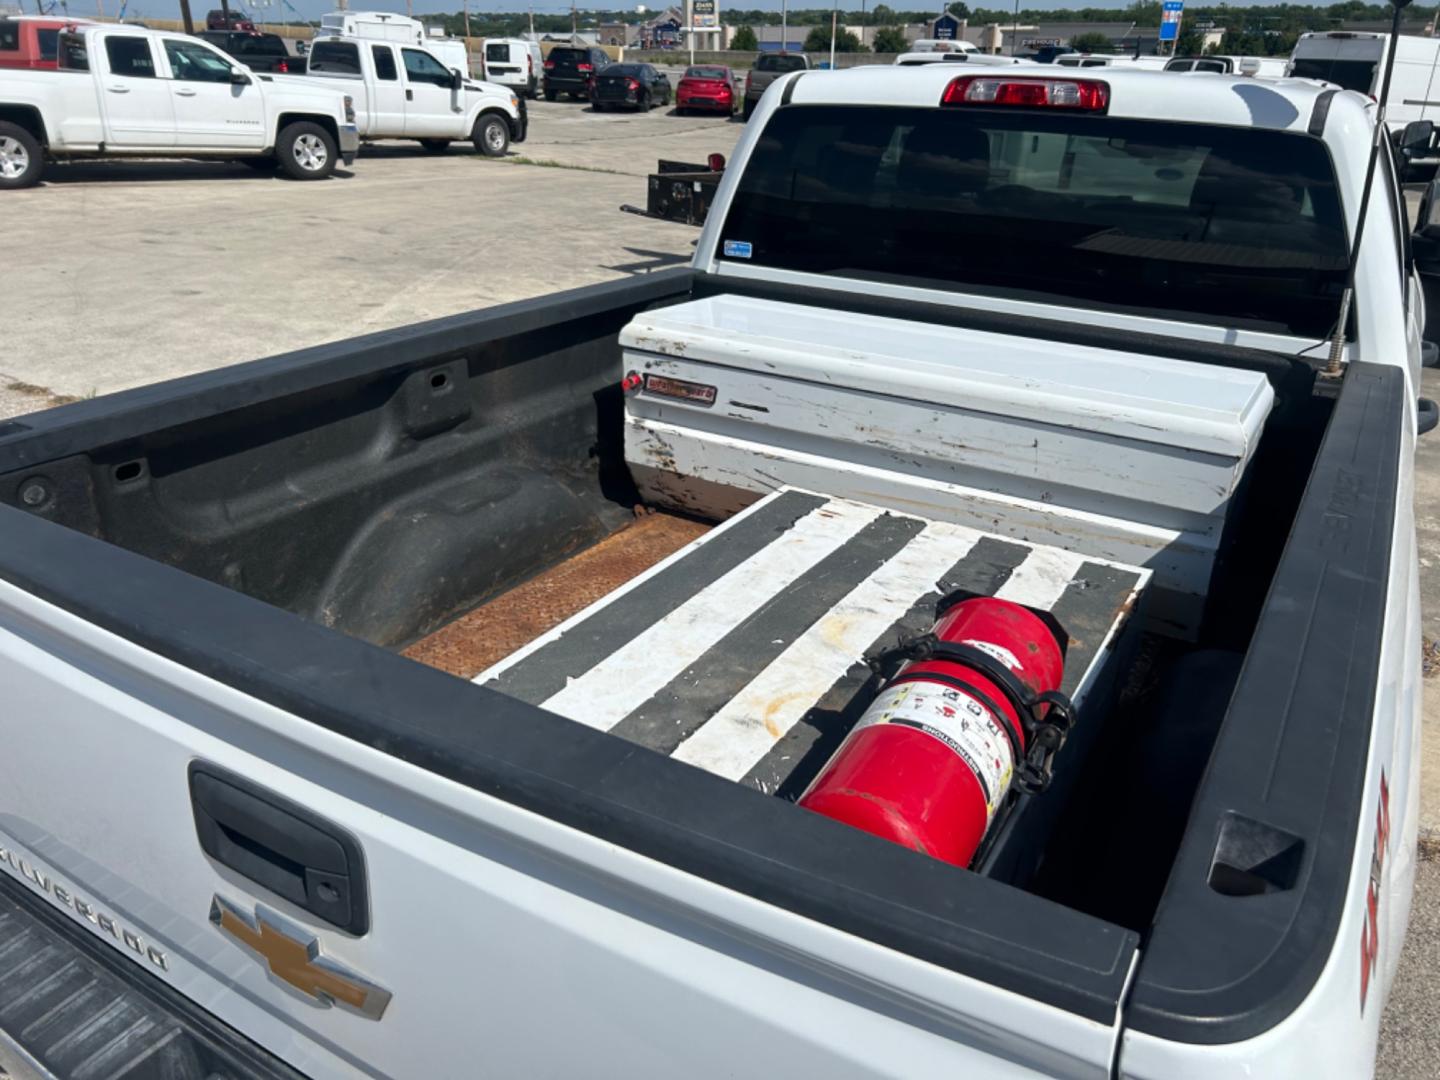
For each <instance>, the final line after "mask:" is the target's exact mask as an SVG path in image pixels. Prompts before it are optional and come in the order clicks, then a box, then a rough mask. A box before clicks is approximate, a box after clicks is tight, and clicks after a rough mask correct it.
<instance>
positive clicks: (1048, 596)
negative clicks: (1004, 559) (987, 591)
mask: <svg viewBox="0 0 1440 1080" xmlns="http://www.w3.org/2000/svg"><path fill="white" fill-rule="evenodd" d="M1086 561H1087V560H1086V558H1085V556H1083V555H1077V554H1076V553H1075V552H1073V551H1061V550H1060V549H1059V548H1050V547H1037V548H1031V549H1030V554H1029V555H1027V556H1025V561H1024V562H1022V563H1021V564H1020V565H1019V566H1017V567H1016V568H1015V571H1014V573H1012V574H1011V575H1010V579H1009V580H1008V581H1006V582H1005V584H1004V585H1002V586H1000V589H999V591H998V592H996V593H995V595H996V596H997V597H998V598H999V599H1001V600H1011V601H1014V602H1015V603H1017V604H1024V605H1025V606H1026V607H1033V608H1039V609H1040V610H1041V611H1049V610H1050V609H1051V608H1053V607H1054V606H1055V601H1057V600H1059V599H1060V597H1061V595H1062V594H1063V593H1064V592H1065V588H1066V586H1067V585H1069V584H1070V582H1072V581H1073V580H1075V575H1076V574H1077V573H1079V571H1080V567H1081V565H1082V564H1084V563H1085V562H1086Z"/></svg>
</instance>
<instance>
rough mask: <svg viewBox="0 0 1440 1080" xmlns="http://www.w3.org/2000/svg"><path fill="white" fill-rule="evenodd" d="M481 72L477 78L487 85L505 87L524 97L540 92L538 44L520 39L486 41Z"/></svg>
mask: <svg viewBox="0 0 1440 1080" xmlns="http://www.w3.org/2000/svg"><path fill="white" fill-rule="evenodd" d="M484 65H485V66H484V69H483V70H482V72H481V75H480V77H481V78H482V79H484V80H485V81H486V82H492V83H499V84H500V85H501V86H508V87H509V88H510V89H511V90H514V91H515V92H516V93H517V94H520V95H521V96H523V97H529V98H533V97H536V96H537V95H538V94H539V93H540V76H541V73H542V72H543V71H544V70H545V58H544V56H543V55H542V54H541V52H540V45H539V44H538V43H537V42H534V41H526V40H525V39H523V38H486V39H485V60H484Z"/></svg>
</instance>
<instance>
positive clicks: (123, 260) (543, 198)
mask: <svg viewBox="0 0 1440 1080" xmlns="http://www.w3.org/2000/svg"><path fill="white" fill-rule="evenodd" d="M530 108H531V117H532V130H533V132H534V135H533V136H532V137H531V138H530V139H529V140H527V141H526V142H525V143H523V144H520V145H518V146H516V147H514V148H513V153H512V155H511V156H510V157H509V158H508V159H504V160H491V159H487V158H483V157H481V156H479V155H478V154H476V153H475V152H474V151H473V150H472V149H471V148H470V146H469V145H468V144H456V145H455V146H452V147H451V149H450V152H449V153H448V154H446V155H445V156H443V157H439V158H437V157H434V156H432V155H430V154H427V153H424V152H423V151H421V150H420V148H419V147H418V146H415V145H413V144H406V143H391V144H381V145H379V146H376V147H373V148H367V149H366V150H365V151H364V152H363V153H362V156H361V157H360V159H359V160H358V161H357V162H356V163H355V165H354V167H353V168H351V169H345V170H341V172H340V173H337V175H336V177H335V178H333V179H331V180H329V181H325V182H322V183H308V184H307V183H296V182H294V181H289V180H282V179H279V178H278V177H275V176H271V175H269V174H264V173H256V172H254V171H253V170H251V169H249V168H247V167H245V166H243V165H239V164H230V163H210V164H205V163H192V162H184V163H154V162H134V163H121V164H115V163H112V162H90V163H83V164H75V165H65V166H56V167H54V168H53V170H52V171H51V173H50V177H49V179H48V181H47V182H46V183H45V184H43V185H41V186H40V187H39V188H36V189H34V190H31V191H23V192H11V193H7V194H6V197H5V219H6V232H7V243H8V245H10V246H11V250H15V251H25V252H27V253H31V254H30V258H29V259H28V266H27V269H26V270H25V272H23V273H17V274H10V275H7V280H6V283H5V290H4V300H3V306H4V308H5V309H6V311H7V318H6V330H7V339H8V341H7V345H8V347H7V348H6V349H5V350H4V353H3V355H0V387H3V386H11V385H17V384H21V385H24V386H29V387H33V388H35V390H34V392H31V393H20V392H17V391H13V390H12V391H8V392H6V397H7V398H8V400H9V402H10V408H11V410H12V411H13V410H16V409H18V410H19V411H29V409H31V408H34V407H35V404H34V403H36V402H48V401H49V400H50V398H49V395H58V396H60V397H62V398H64V397H71V396H73V397H84V396H89V395H94V394H105V393H109V392H111V391H114V390H121V389H124V388H126V387H130V386H138V385H142V384H144V383H149V382H153V381H155V380H157V379H164V378H170V377H173V376H176V375H183V374H188V373H191V372H195V371H203V370H206V369H208V368H213V367H217V366H221V365H225V364H233V363H236V362H238V361H241V360H250V359H254V358H256V357H260V356H268V355H271V354H273V353H277V352H283V351H286V350H289V349H294V348H298V347H300V346H304V345H315V344H319V343H321V342H325V341H332V340H335V339H337V338H343V337H351V336H353V335H355V334H363V333H366V332H369V331H373V330H383V329H387V328H389V327H394V326H400V325H403V324H405V323H412V322H418V321H421V320H424V319H430V318H436V317H438V316H441V315H450V314H454V313H456V312H461V311H469V310H471V309H474V308H478V307H486V306H489V305H491V304H498V303H502V302H504V301H507V300H517V299H521V298H524V297H527V296H534V295H537V294H540V293H544V292H549V291H552V290H554V289H556V288H562V287H571V286H577V285H585V284H590V283H592V282H597V281H604V280H607V279H610V278H616V277H621V276H623V275H626V274H643V273H646V272H648V271H650V270H654V269H658V268H661V267H665V266H671V265H675V264H677V263H682V262H684V261H686V260H687V259H688V258H689V257H690V254H691V250H692V244H693V241H694V239H695V237H696V235H697V230H695V229H693V228H689V227H687V226H683V225H672V224H668V223H664V222H657V221H650V220H646V219H644V218H639V217H635V216H633V215H630V214H622V213H620V212H619V210H618V207H619V206H620V204H621V203H637V204H640V205H642V206H643V205H644V203H645V186H646V185H645V176H646V174H647V173H649V172H650V171H652V170H653V169H654V168H655V162H656V159H657V158H659V157H662V156H663V157H669V158H678V159H680V160H698V161H703V160H704V159H705V156H706V154H708V153H709V152H710V151H712V150H718V151H720V152H723V153H727V154H728V153H729V152H730V150H731V149H732V148H733V146H734V143H735V140H736V139H737V138H738V136H739V134H740V133H741V132H743V131H744V125H742V124H740V123H738V122H731V121H727V120H725V119H724V118H709V117H701V118H692V117H676V116H671V115H667V113H668V112H669V110H668V109H667V110H662V109H656V110H654V111H653V112H651V113H649V114H646V115H639V114H626V113H604V114H595V113H592V112H591V111H590V108H589V106H588V105H582V104H580V103H578V102H575V103H571V102H555V103H554V104H550V103H547V102H545V101H540V102H538V103H534V104H532V105H531V107H530ZM529 161H537V162H544V163H547V164H545V165H530V164H524V162H529ZM202 326H203V327H204V329H205V334H204V337H203V339H201V338H199V337H197V335H196V328H197V327H202ZM0 403H3V399H0Z"/></svg>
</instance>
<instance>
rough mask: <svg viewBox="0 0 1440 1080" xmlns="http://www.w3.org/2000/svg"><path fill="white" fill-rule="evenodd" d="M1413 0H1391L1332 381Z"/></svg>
mask: <svg viewBox="0 0 1440 1080" xmlns="http://www.w3.org/2000/svg"><path fill="white" fill-rule="evenodd" d="M1411 2H1412V0H1391V3H1392V5H1393V6H1394V8H1395V14H1394V16H1393V17H1392V19H1391V21H1390V47H1389V48H1388V49H1387V50H1386V52H1385V74H1384V76H1383V79H1382V81H1381V84H1380V100H1379V101H1378V102H1377V103H1376V112H1375V135H1374V137H1373V138H1372V139H1371V141H1370V159H1369V161H1367V162H1366V163H1365V185H1364V187H1362V188H1361V189H1360V213H1359V215H1358V217H1357V218H1356V221H1355V239H1354V240H1352V241H1351V242H1350V260H1349V263H1350V265H1349V269H1348V272H1347V274H1346V277H1345V291H1344V292H1342V293H1341V294H1340V317H1339V319H1337V320H1336V322H1335V333H1334V336H1332V337H1331V339H1330V358H1329V360H1328V361H1327V362H1326V364H1325V369H1324V371H1322V372H1321V374H1322V375H1325V376H1327V377H1329V378H1332V379H1333V378H1337V377H1339V375H1340V361H1341V359H1342V358H1343V357H1344V355H1345V324H1346V323H1348V322H1349V321H1350V305H1351V303H1352V302H1353V301H1354V298H1355V263H1356V260H1357V259H1358V258H1359V256H1360V241H1361V239H1363V238H1364V236H1365V218H1366V217H1367V216H1368V212H1369V210H1370V188H1371V187H1372V186H1373V185H1374V183H1375V163H1376V162H1377V161H1378V160H1379V159H1380V140H1381V139H1386V138H1389V135H1388V134H1387V133H1386V131H1385V104H1386V102H1388V101H1389V100H1390V75H1391V73H1392V72H1393V71H1394V70H1395V50H1396V47H1397V46H1398V45H1399V44H1400V13H1401V12H1402V11H1404V10H1405V9H1406V8H1407V7H1409V6H1410V4H1411Z"/></svg>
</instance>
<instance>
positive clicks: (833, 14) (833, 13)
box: [830, 0, 840, 71]
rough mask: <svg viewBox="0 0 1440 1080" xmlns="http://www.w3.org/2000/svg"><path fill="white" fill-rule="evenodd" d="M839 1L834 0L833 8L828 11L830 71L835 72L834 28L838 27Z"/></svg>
mask: <svg viewBox="0 0 1440 1080" xmlns="http://www.w3.org/2000/svg"><path fill="white" fill-rule="evenodd" d="M839 12H840V0H835V6H834V7H832V8H831V9H830V70H831V71H834V70H835V28H836V26H838V25H839V23H838V20H839V18H840V14H839Z"/></svg>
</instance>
